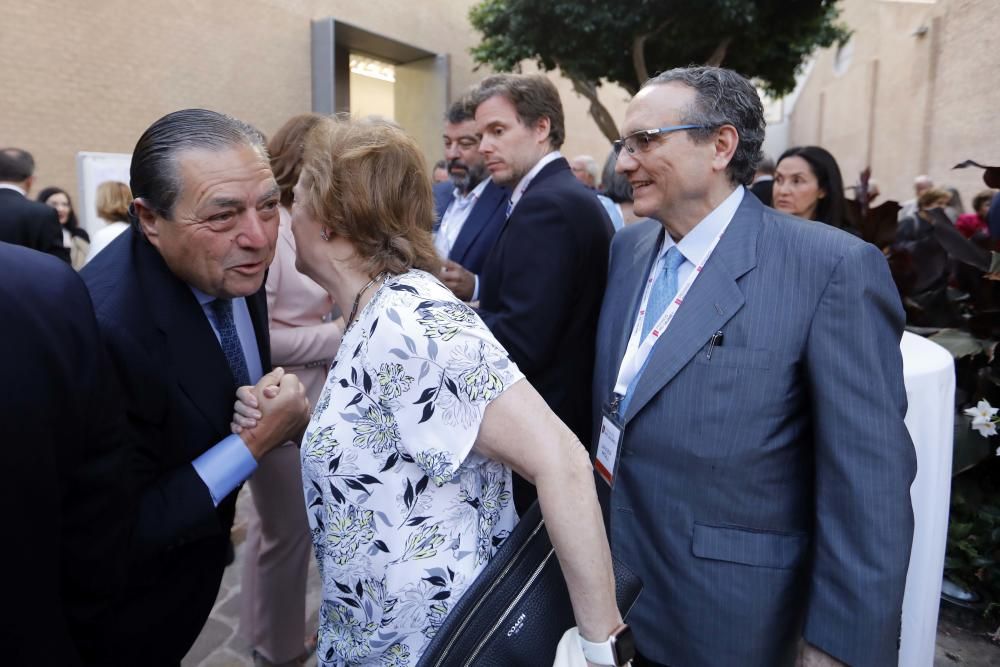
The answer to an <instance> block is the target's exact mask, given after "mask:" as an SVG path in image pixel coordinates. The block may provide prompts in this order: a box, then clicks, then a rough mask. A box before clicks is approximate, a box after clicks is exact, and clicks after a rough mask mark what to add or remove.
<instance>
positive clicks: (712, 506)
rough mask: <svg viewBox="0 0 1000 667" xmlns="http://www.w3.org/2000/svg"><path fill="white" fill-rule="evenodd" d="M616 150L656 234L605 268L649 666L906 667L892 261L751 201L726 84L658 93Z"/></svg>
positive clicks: (653, 89)
mask: <svg viewBox="0 0 1000 667" xmlns="http://www.w3.org/2000/svg"><path fill="white" fill-rule="evenodd" d="M622 134H623V137H624V138H623V139H622V140H621V141H620V142H617V143H616V148H617V149H618V151H619V153H618V164H617V169H618V170H619V171H620V172H623V173H625V174H626V175H627V176H628V178H629V181H630V182H631V183H632V187H633V190H634V196H635V211H636V213H637V214H638V215H640V216H648V217H650V218H653V219H654V220H652V221H648V222H645V223H640V224H637V225H634V226H632V227H628V228H626V229H625V230H623V231H622V232H620V233H619V234H617V235H616V236H615V239H614V242H613V244H612V248H611V266H610V272H609V277H608V287H607V292H606V294H605V297H604V304H603V308H602V312H601V319H600V324H599V329H598V340H597V350H598V352H597V361H596V368H595V377H594V407H595V414H600V415H602V418H601V420H600V421H599V422H598V424H597V425H598V426H599V429H598V434H599V435H598V440H597V447H596V449H597V452H596V455H595V457H596V462H595V467H596V468H597V470H598V472H599V473H602V474H600V475H599V477H600V479H598V486H599V487H600V489H601V493H602V494H603V497H602V500H603V501H604V503H605V507H606V510H607V512H608V522H609V523H608V529H609V534H610V538H611V546H612V550H613V551H614V553H615V555H616V556H617V557H618V558H620V559H621V560H622V561H623V562H624V563H626V564H627V565H629V566H630V567H632V568H633V569H634V570H635V571H636V572H637V574H639V576H640V577H642V579H643V580H644V583H645V590H644V592H643V595H642V596H641V598H640V599H639V601H638V603H637V605H636V607H635V608H634V609H633V610H632V613H631V615H630V618H629V622H630V624H631V626H632V627H633V630H634V633H635V637H636V641H637V645H638V650H639V652H640V653H641V654H642V657H641V659H640V661H639V664H640V665H642V664H651V665H659V664H662V665H672V666H673V667H688V666H694V665H698V666H701V665H740V666H741V667H753V666H760V667H773V666H780V665H793V664H800V665H838V664H849V665H862V666H870V667H875V666H879V667H882V666H885V665H894V664H895V663H896V660H897V650H898V649H897V645H898V637H899V628H900V609H901V606H902V600H903V587H904V583H905V578H906V569H907V565H908V558H909V552H910V543H911V539H912V533H913V515H912V511H911V507H910V496H909V488H910V484H911V482H912V481H913V477H914V474H915V471H916V459H915V454H914V450H913V445H912V443H911V442H910V438H909V435H908V434H907V431H906V428H905V426H904V424H903V416H904V414H905V411H906V397H905V393H904V390H903V376H902V361H901V358H900V353H899V339H900V336H901V333H902V328H903V310H902V307H901V305H900V302H899V297H898V295H897V293H896V290H895V287H894V286H893V282H892V279H891V277H890V275H889V270H888V267H887V266H886V262H885V260H884V259H883V257H882V255H881V253H879V251H878V250H877V249H876V248H875V247H874V246H871V245H869V244H867V243H864V242H862V241H861V240H859V239H857V238H855V237H853V236H850V235H848V234H846V233H844V232H841V231H839V230H836V229H833V228H831V227H828V226H826V225H823V224H821V223H813V222H806V221H803V220H800V219H797V218H792V217H789V216H786V215H782V214H780V213H777V212H775V211H774V210H772V209H770V208H766V207H764V206H763V205H762V204H761V203H760V201H759V200H757V199H756V198H755V197H754V196H753V195H752V194H750V193H749V192H747V191H746V190H745V189H744V187H743V185H744V184H746V183H748V182H749V180H750V178H751V176H752V175H753V168H754V164H755V163H756V162H757V160H758V159H759V156H760V146H761V142H762V140H763V137H764V120H763V111H762V108H761V104H760V100H759V98H758V97H757V93H756V92H755V90H754V88H753V86H752V85H751V84H750V83H749V82H748V81H747V80H746V79H744V78H743V77H741V76H739V75H738V74H736V73H735V72H732V71H729V70H724V69H719V68H711V67H697V68H686V69H678V70H671V71H668V72H665V73H663V74H661V75H659V76H658V77H656V78H654V79H652V80H651V81H649V82H647V84H646V85H645V86H644V87H643V89H642V90H641V91H640V92H639V93H638V94H637V95H636V97H635V98H634V99H633V100H632V102H631V103H630V104H629V107H628V111H627V113H626V117H625V122H624V126H623V133H622ZM675 314H676V317H673V316H674V315H675ZM623 323H624V324H623Z"/></svg>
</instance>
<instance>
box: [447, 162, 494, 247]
mask: <svg viewBox="0 0 1000 667" xmlns="http://www.w3.org/2000/svg"><path fill="white" fill-rule="evenodd" d="M488 184H489V177H486V178H484V179H483V180H482V181H480V183H479V185H477V186H476V187H474V188H473V189H472V191H471V192H470V193H469V194H467V195H463V194H461V193H460V192H459V191H458V188H455V198H454V199H452V200H451V203H450V204H448V208H447V209H446V210H445V212H444V215H442V216H441V225H440V226H439V227H438V230H437V234H435V235H434V246H435V247H436V248H437V251H438V253H439V254H440V255H441V257H444V258H447V257H448V255H450V254H451V249H452V248H454V247H455V240H456V239H458V235H459V234H461V233H462V228H463V227H464V226H465V221H466V220H468V219H469V214H470V213H472V209H473V208H475V206H476V202H477V201H479V197H480V196H481V195H482V194H483V190H485V189H486V186H487V185H488Z"/></svg>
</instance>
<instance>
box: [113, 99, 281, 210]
mask: <svg viewBox="0 0 1000 667" xmlns="http://www.w3.org/2000/svg"><path fill="white" fill-rule="evenodd" d="M240 146H248V147H250V148H253V149H255V150H258V151H260V154H261V156H263V157H264V159H265V160H266V159H267V147H266V143H265V141H264V135H263V134H261V133H260V131H259V130H257V129H256V128H254V127H252V126H251V125H248V124H247V123H244V122H243V121H241V120H238V119H236V118H233V117H232V116H227V115H225V114H221V113H218V112H216V111H209V110H207V109H183V110H181V111H175V112H173V113H169V114H167V115H166V116H164V117H163V118H160V119H159V120H158V121H156V122H155V123H153V124H152V125H150V126H149V129H147V130H146V131H145V132H143V134H142V136H141V137H140V138H139V141H138V143H136V145H135V150H133V151H132V167H131V169H130V170H129V180H130V183H129V185H130V187H131V188H132V196H133V197H136V198H140V197H141V198H142V199H143V200H144V201H145V202H146V205H147V206H149V207H150V208H151V209H153V210H154V211H156V213H157V214H158V215H160V216H162V217H164V218H166V219H168V220H171V219H172V217H173V211H174V204H176V203H177V197H178V196H179V195H180V192H181V186H182V183H181V175H180V172H179V170H178V168H177V155H178V154H179V153H180V152H182V151H185V150H196V149H208V150H216V151H219V150H224V149H227V148H237V147H240Z"/></svg>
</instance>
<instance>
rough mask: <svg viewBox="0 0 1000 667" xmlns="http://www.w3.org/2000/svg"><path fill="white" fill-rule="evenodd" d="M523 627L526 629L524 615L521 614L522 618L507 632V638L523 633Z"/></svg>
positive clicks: (518, 618)
mask: <svg viewBox="0 0 1000 667" xmlns="http://www.w3.org/2000/svg"><path fill="white" fill-rule="evenodd" d="M523 627H524V614H521V615H520V616H518V617H517V620H516V621H515V622H514V625H512V626H510V630H508V631H507V636H508V637H513V636H514V635H516V634H517V633H519V632H520V631H521V628H523Z"/></svg>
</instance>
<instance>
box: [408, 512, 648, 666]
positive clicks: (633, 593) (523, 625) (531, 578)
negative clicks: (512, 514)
mask: <svg viewBox="0 0 1000 667" xmlns="http://www.w3.org/2000/svg"><path fill="white" fill-rule="evenodd" d="M614 570H615V589H616V590H615V593H616V597H617V600H618V609H619V610H621V613H622V617H626V616H627V615H628V612H629V611H630V610H631V609H632V605H634V604H635V601H636V599H637V598H638V597H639V592H640V591H641V590H642V582H641V581H639V578H638V577H637V576H636V575H635V574H633V573H632V572H631V571H630V570H629V569H628V568H626V567H625V566H624V565H622V564H621V563H620V562H618V561H614ZM574 625H576V621H575V620H574V618H573V608H572V606H571V605H570V601H569V591H568V590H567V589H566V582H565V580H564V579H563V575H562V570H561V569H560V568H559V561H558V560H557V559H556V554H555V551H554V550H553V548H552V542H551V541H549V535H548V533H547V532H546V530H545V521H544V520H543V519H542V513H541V511H540V510H539V508H538V503H537V502H536V503H535V504H534V505H532V506H531V507H530V508H529V509H528V511H527V512H526V513H525V514H524V516H523V517H521V520H520V521H519V522H518V524H517V526H516V527H515V528H514V530H513V531H512V532H511V534H510V535H509V536H508V537H507V540H506V541H505V542H504V544H503V546H501V547H500V549H499V550H498V551H497V553H496V555H495V556H494V557H493V559H492V560H490V562H489V564H487V566H486V568H485V569H484V570H483V572H482V573H481V574H480V575H479V576H478V577H476V580H475V581H474V582H473V583H472V584H471V585H470V586H469V589H468V590H467V591H466V592H465V594H464V595H463V596H462V598H461V599H460V600H459V601H458V604H456V605H455V607H454V609H452V610H451V613H449V614H448V616H447V618H445V620H444V623H442V625H441V627H440V628H438V631H437V634H435V635H434V639H432V640H431V642H430V644H428V646H427V650H426V651H424V654H423V655H422V656H421V658H420V662H418V663H417V667H459V666H461V667H518V666H519V665H524V666H525V667H549V666H550V665H552V661H553V660H554V659H555V655H556V647H557V646H558V644H559V640H560V639H562V636H563V633H565V632H566V631H567V630H569V629H570V628H571V627H573V626H574Z"/></svg>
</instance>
